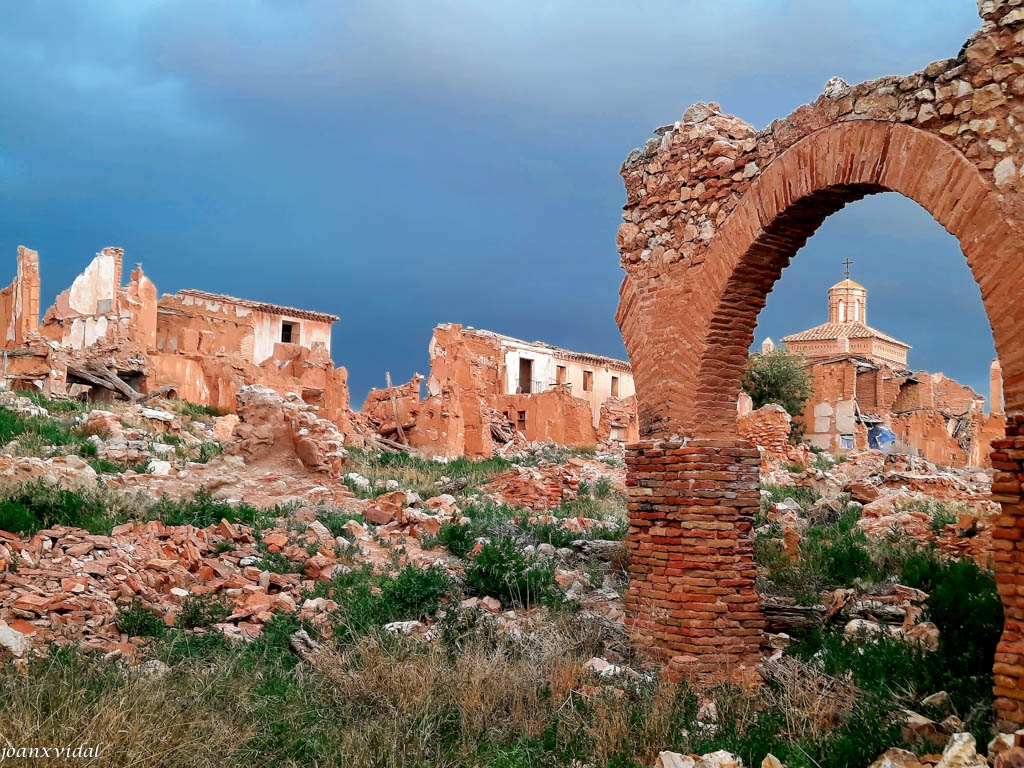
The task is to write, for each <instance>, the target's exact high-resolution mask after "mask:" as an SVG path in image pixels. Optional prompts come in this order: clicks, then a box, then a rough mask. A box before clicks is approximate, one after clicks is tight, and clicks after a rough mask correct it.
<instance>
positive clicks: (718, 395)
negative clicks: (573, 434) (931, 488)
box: [617, 0, 1024, 724]
mask: <svg viewBox="0 0 1024 768" xmlns="http://www.w3.org/2000/svg"><path fill="white" fill-rule="evenodd" d="M1016 5H1017V2H1016V0H981V1H980V2H979V11H980V13H981V16H982V26H981V29H980V30H979V31H978V32H977V33H975V35H973V36H972V37H971V38H970V39H969V40H968V41H967V43H966V44H965V45H964V46H963V48H962V49H961V51H960V53H959V54H958V56H957V58H956V59H949V60H945V61H939V62H934V63H932V64H930V65H928V66H927V67H925V68H924V69H923V70H922V71H920V72H917V73H914V74H911V75H909V76H899V77H886V78H881V79H878V80H874V81H871V82H867V83H862V84H860V85H855V86H850V85H848V84H846V83H845V82H843V81H841V80H839V79H838V78H836V79H833V80H832V81H830V82H829V83H828V84H827V85H826V90H825V93H824V94H823V95H822V96H821V97H819V98H818V99H817V100H816V101H814V102H813V103H811V104H807V105H805V106H802V107H800V108H798V109H797V110H796V111H794V112H793V113H792V114H791V115H789V116H788V117H787V118H785V119H782V120H777V121H775V122H774V123H772V124H771V125H770V126H769V127H767V128H766V129H764V130H763V131H756V130H755V129H754V128H753V127H752V126H750V125H749V124H747V123H744V122H743V121H741V120H738V119H736V118H734V117H731V116H726V115H723V114H722V113H721V110H720V109H719V108H718V107H717V105H714V104H710V105H709V104H700V105H695V106H694V107H691V108H690V109H689V110H687V112H686V113H685V115H684V116H683V120H682V121H679V122H676V123H674V124H672V125H667V126H665V127H663V128H660V129H658V130H657V131H656V134H657V135H656V136H655V137H653V138H651V139H649V140H648V142H647V143H646V145H645V146H644V148H643V149H638V150H634V151H633V152H632V153H630V155H629V157H628V158H627V159H626V161H625V163H624V164H623V166H622V169H621V172H622V177H623V181H624V183H625V187H626V197H627V199H626V204H625V206H624V220H625V221H624V223H623V225H622V226H621V227H620V229H619V237H618V245H619V252H620V254H621V264H622V266H623V267H624V269H625V271H626V277H625V279H624V281H623V285H622V288H621V290H620V302H619V310H618V314H617V321H618V323H619V327H620V329H621V330H622V334H623V339H624V341H625V343H626V348H627V349H628V350H629V356H630V360H631V362H632V364H633V374H634V376H635V378H636V383H637V393H638V397H639V400H640V405H639V413H640V429H641V438H642V439H641V443H640V444H639V445H637V446H635V448H633V449H632V450H631V451H630V454H629V456H628V458H627V471H628V481H627V482H628V483H629V484H630V489H631V495H630V501H629V510H630V518H631V524H632V525H631V529H630V534H629V537H628V539H627V541H628V545H629V550H630V556H631V566H630V592H629V596H628V598H627V608H628V612H629V613H630V616H631V625H632V626H633V627H634V630H635V632H636V633H637V634H638V635H639V639H640V640H641V641H646V642H649V643H651V644H653V645H654V646H655V647H656V648H657V649H658V651H659V652H661V653H662V654H664V655H669V656H673V655H676V656H680V657H685V656H690V657H693V658H694V659H695V660H696V663H695V664H694V666H698V667H699V666H706V667H707V669H708V673H709V674H714V673H717V674H720V675H726V674H728V673H729V672H730V671H732V670H734V669H735V668H736V667H737V666H738V665H744V664H749V665H753V664H755V663H756V660H757V658H758V656H759V654H758V645H759V636H758V632H757V629H756V627H757V626H758V624H757V617H758V615H759V611H758V607H757V601H756V596H755V595H754V592H753V578H754V576H755V575H756V571H754V570H753V569H751V568H750V567H749V564H750V531H751V527H750V526H751V522H752V520H753V517H754V515H755V513H756V511H757V473H756V472H753V473H750V474H749V475H746V476H743V478H742V479H741V477H740V473H742V471H743V470H744V469H745V467H746V466H747V464H746V459H747V454H746V453H745V451H746V450H747V449H749V442H748V441H744V440H741V439H739V438H738V437H737V436H736V431H735V426H734V424H735V408H736V393H737V392H738V391H739V389H740V382H741V380H742V376H743V372H744V370H745V367H746V363H747V352H748V350H749V348H750V346H751V343H752V341H753V331H754V328H755V326H756V323H757V315H758V313H759V312H760V311H761V309H762V308H763V307H764V305H765V302H766V299H767V296H768V293H769V292H770V290H771V288H772V286H773V284H774V283H775V281H776V280H778V279H779V277H780V276H781V274H782V270H783V269H784V268H785V267H786V266H787V265H788V264H789V261H790V259H791V258H792V257H793V256H794V255H795V254H796V253H797V252H798V251H799V249H800V248H801V247H802V246H803V245H804V243H805V242H806V241H807V239H808V238H809V237H810V236H811V235H812V234H813V233H814V232H815V231H816V230H817V228H818V227H819V226H820V224H821V223H822V222H823V221H824V220H825V219H826V218H827V217H828V216H830V215H831V214H832V213H835V212H836V211H837V210H839V209H840V208H842V207H843V206H845V205H847V204H848V203H851V202H853V201H855V200H858V199H860V198H862V197H864V196H865V195H868V194H875V193H880V192H884V191H893V192H899V193H900V194H903V195H905V196H906V197H909V198H911V199H913V200H915V201H916V202H917V203H919V204H920V205H921V206H922V207H924V208H925V209H926V210H928V211H929V213H931V214H932V216H933V217H934V218H935V219H936V220H937V221H939V223H941V224H942V225H943V226H944V227H945V228H946V229H947V231H949V232H950V233H951V234H953V235H954V236H955V237H956V238H957V239H958V240H959V242H960V246H961V249H962V250H963V252H964V254H965V256H966V258H967V263H968V265H969V267H970V269H971V272H972V274H973V276H974V278H975V280H976V281H977V283H978V285H979V287H980V289H981V296H982V300H983V302H984V304H985V309H986V312H987V314H988V319H989V322H990V324H991V326H992V329H993V337H994V340H995V347H996V350H997V353H998V355H999V359H1000V361H1001V363H1002V365H1003V369H1004V373H1005V390H1006V391H1005V399H1006V411H1007V417H1008V423H1007V438H1006V439H1005V440H998V441H996V442H995V444H994V446H993V447H994V449H995V450H994V452H993V454H992V456H993V466H994V468H995V469H996V470H997V473H996V479H995V481H994V482H993V486H992V488H993V499H994V500H995V501H996V502H998V503H1000V504H1001V506H1002V516H1001V517H1000V518H999V519H998V523H997V528H996V529H995V530H994V532H993V540H994V546H995V552H994V555H993V557H994V560H995V568H996V580H997V583H998V585H999V590H1000V594H1001V596H1002V598H1003V608H1004V614H1005V617H1006V623H1005V625H1004V632H1003V637H1002V640H1001V642H1000V645H999V648H998V650H997V653H996V666H995V695H996V705H995V706H996V710H997V712H998V715H999V719H1000V720H1003V721H1006V722H1008V723H1014V724H1021V723H1024V650H1022V649H1024V528H1022V527H1021V522H1022V520H1024V490H1022V478H1024V343H1021V339H1024V304H1022V303H1021V301H1020V295H1021V287H1022V286H1024V233H1022V231H1021V229H1022V226H1024V182H1022V181H1021V175H1020V171H1021V167H1022V165H1024V163H1022V154H1021V149H1022V144H1021V140H1020V127H1021V126H1022V125H1024V98H1022V97H1024V8H1018V7H1016ZM673 435H678V436H680V437H684V438H686V439H687V440H688V442H686V443H685V447H681V448H679V449H675V448H672V447H669V446H670V445H671V443H666V440H668V439H669V438H670V437H671V436H673ZM691 462H693V463H695V464H696V465H697V467H700V468H699V469H697V468H696V467H694V466H693V465H692V464H691ZM705 469H706V473H705ZM732 472H736V473H737V474H732ZM721 476H727V477H729V478H730V479H729V480H722V479H721ZM669 478H671V481H670V480H669ZM680 478H682V479H683V480H684V481H685V480H688V479H692V480H693V481H694V482H693V484H692V486H691V487H690V488H689V489H688V490H687V492H686V494H685V495H682V496H681V495H679V494H678V493H677V492H675V491H672V492H671V493H670V492H669V489H670V488H675V487H679V483H678V480H679V479H680ZM698 481H701V482H700V485H699V488H700V489H701V490H700V492H697V491H696V489H697V487H698ZM684 487H686V486H685V483H684ZM710 510H716V511H715V512H711V511H710ZM712 531H713V533H711V534H710V535H712V536H714V538H715V541H716V544H720V545H721V546H716V547H715V549H714V555H715V557H714V561H713V562H712V561H711V560H710V559H709V558H704V557H700V558H697V557H690V556H689V553H690V552H692V551H694V550H695V549H696V550H698V551H699V550H700V549H701V543H703V542H706V541H707V537H708V535H709V532H712ZM673 556H675V557H676V558H677V559H676V560H675V562H673ZM723 582H728V587H726V585H725V584H723ZM732 596H735V601H732V600H729V599H727V598H729V597H732ZM745 622H749V623H745ZM680 627H686V628H687V632H686V634H685V636H681V635H680V633H679V628H680ZM720 627H729V630H730V631H728V632H723V631H721V629H719V628H720ZM748 630H752V631H749V632H748ZM694 638H700V639H701V642H700V643H697V642H694Z"/></svg>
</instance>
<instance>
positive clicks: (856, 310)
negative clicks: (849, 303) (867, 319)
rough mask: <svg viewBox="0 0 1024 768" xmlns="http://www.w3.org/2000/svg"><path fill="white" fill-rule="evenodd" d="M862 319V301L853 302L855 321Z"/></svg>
mask: <svg viewBox="0 0 1024 768" xmlns="http://www.w3.org/2000/svg"><path fill="white" fill-rule="evenodd" d="M859 320H860V302H859V301H855V302H853V321H854V322H855V323H856V322H858V321H859Z"/></svg>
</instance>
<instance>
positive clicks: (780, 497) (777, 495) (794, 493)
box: [761, 485, 821, 510]
mask: <svg viewBox="0 0 1024 768" xmlns="http://www.w3.org/2000/svg"><path fill="white" fill-rule="evenodd" d="M761 490H762V491H767V492H768V493H769V495H770V496H769V498H770V501H772V502H773V503H777V502H780V501H785V500H786V499H787V498H788V499H792V500H793V501H795V502H796V503H797V504H799V505H800V507H801V508H802V509H804V510H806V509H809V508H810V507H811V506H813V505H814V502H816V501H817V500H818V499H820V498H821V494H820V493H818V492H817V491H816V490H814V489H813V488H806V487H803V486H798V485H762V486H761Z"/></svg>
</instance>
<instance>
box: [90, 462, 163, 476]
mask: <svg viewBox="0 0 1024 768" xmlns="http://www.w3.org/2000/svg"><path fill="white" fill-rule="evenodd" d="M148 464H149V462H147V461H140V462H139V463H138V464H120V463H118V462H116V461H111V460H110V459H93V460H92V461H90V462H89V466H90V467H92V468H93V470H95V472H96V474H97V475H116V474H121V473H122V472H140V473H141V472H145V471H146V467H147V466H148Z"/></svg>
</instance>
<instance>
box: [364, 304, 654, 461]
mask: <svg viewBox="0 0 1024 768" xmlns="http://www.w3.org/2000/svg"><path fill="white" fill-rule="evenodd" d="M421 381H422V377H420V376H417V377H414V378H413V380H412V381H410V382H409V383H408V384H405V385H402V386H401V387H394V388H391V389H384V390H374V391H372V392H371V393H370V395H369V397H368V398H367V400H366V402H365V404H364V405H363V416H364V417H366V418H368V419H369V420H370V424H371V426H372V428H373V429H375V430H377V431H378V432H380V433H381V434H383V435H385V436H388V437H397V438H400V439H401V440H404V441H405V442H407V444H409V445H410V446H412V447H414V448H418V449H421V450H422V451H424V452H425V453H427V454H429V455H438V456H464V455H465V456H490V455H492V454H493V452H494V451H495V450H497V449H500V448H502V447H504V446H508V445H510V444H512V443H515V442H516V441H519V442H522V441H526V442H545V441H551V442H555V443H558V444H561V445H569V446H592V445H595V444H599V443H605V444H607V443H619V444H623V443H626V442H630V441H632V440H635V439H636V437H637V434H638V433H637V418H636V408H635V398H634V397H633V393H634V388H633V374H632V372H631V370H630V367H629V363H627V362H624V361H622V360H616V359H614V358H610V357H602V356H598V355H590V354H584V353H580V352H572V351H570V350H567V349H560V348H558V347H553V346H551V345H550V344H544V343H542V342H536V341H535V342H528V341H522V340H521V339H514V338H512V337H510V336H503V335H501V334H498V333H493V332H491V331H482V330H477V329H474V328H463V327H462V326H460V325H452V324H444V325H439V326H438V327H437V328H435V329H434V334H433V337H432V338H431V340H430V376H429V377H428V378H427V380H426V389H427V396H426V398H425V399H422V400H421V399H420V388H421ZM396 416H397V418H396ZM399 428H400V429H399ZM399 432H401V434H400V435H399Z"/></svg>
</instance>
